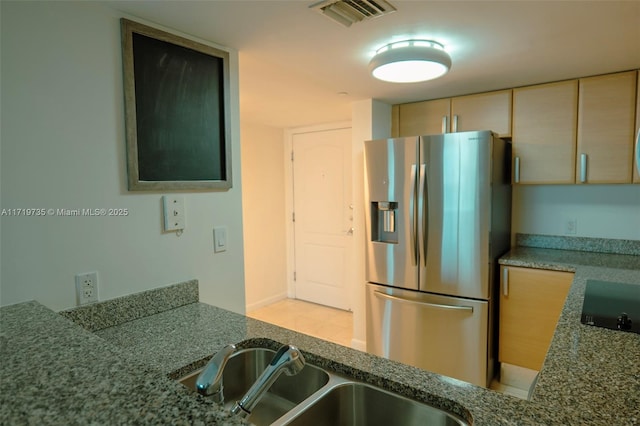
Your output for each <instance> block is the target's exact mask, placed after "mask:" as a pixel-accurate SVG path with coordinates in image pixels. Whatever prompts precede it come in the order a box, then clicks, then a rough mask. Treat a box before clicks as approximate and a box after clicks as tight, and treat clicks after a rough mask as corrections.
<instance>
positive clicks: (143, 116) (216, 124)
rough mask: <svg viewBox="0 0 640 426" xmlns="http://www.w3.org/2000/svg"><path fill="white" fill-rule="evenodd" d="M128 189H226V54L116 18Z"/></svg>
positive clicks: (228, 161)
mask: <svg viewBox="0 0 640 426" xmlns="http://www.w3.org/2000/svg"><path fill="white" fill-rule="evenodd" d="M122 41H123V43H122V44H123V64H124V90H125V109H126V128H127V163H128V164H127V165H128V182H129V190H135V191H138V190H154V191H155V190H190V189H229V188H231V183H232V182H231V155H230V154H231V151H230V124H229V123H230V120H229V110H230V109H229V54H228V53H227V52H224V51H221V50H219V49H215V48H213V47H211V46H207V45H204V44H201V43H197V42H195V41H192V40H189V39H185V38H183V37H179V36H176V35H174V34H170V33H167V32H164V31H161V30H158V29H155V28H152V27H149V26H146V25H142V24H140V23H137V22H133V21H130V20H127V19H122Z"/></svg>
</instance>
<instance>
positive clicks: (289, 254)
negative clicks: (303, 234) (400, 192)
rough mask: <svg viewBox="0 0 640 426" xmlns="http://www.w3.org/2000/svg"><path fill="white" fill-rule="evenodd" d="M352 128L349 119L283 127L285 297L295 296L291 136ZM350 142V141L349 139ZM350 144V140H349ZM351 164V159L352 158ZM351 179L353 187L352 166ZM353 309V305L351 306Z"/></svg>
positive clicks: (349, 286) (351, 285)
mask: <svg viewBox="0 0 640 426" xmlns="http://www.w3.org/2000/svg"><path fill="white" fill-rule="evenodd" d="M347 128H348V129H352V124H351V121H338V122H334V123H325V124H318V125H314V126H303V127H292V128H288V129H285V132H284V156H283V160H284V182H285V190H284V198H285V212H286V214H285V218H284V220H285V221H286V226H285V230H286V235H285V238H286V259H287V264H286V270H287V297H289V298H295V297H296V288H295V283H294V280H293V273H294V271H295V266H296V263H295V234H294V226H293V220H292V219H293V207H294V205H293V161H292V158H291V155H292V153H293V137H294V135H297V134H301V133H313V132H323V131H329V130H339V129H347ZM350 142H351V141H350ZM351 144H352V142H351ZM351 163H352V165H353V160H352V162H351ZM351 179H352V181H351V185H352V187H353V167H352V178H351ZM354 194H355V193H354ZM352 246H353V249H352V250H355V247H356V245H355V244H353V245H352ZM350 268H353V265H350ZM352 274H353V271H351V270H350V271H348V272H347V275H348V276H351V275H352ZM347 286H348V291H347V296H348V297H349V298H351V294H352V293H353V281H352V280H349V281H348V282H347ZM352 302H353V301H351V300H350V303H349V306H353V303H352ZM352 309H353V307H352Z"/></svg>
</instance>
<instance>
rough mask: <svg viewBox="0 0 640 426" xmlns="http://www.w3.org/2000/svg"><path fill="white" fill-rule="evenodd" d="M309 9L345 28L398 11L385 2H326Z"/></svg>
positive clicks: (379, 0) (346, 0)
mask: <svg viewBox="0 0 640 426" xmlns="http://www.w3.org/2000/svg"><path fill="white" fill-rule="evenodd" d="M309 7H310V8H311V9H314V10H317V11H318V12H320V13H322V14H324V15H325V16H327V17H329V18H331V19H333V20H334V21H336V22H338V23H340V24H342V25H344V26H345V27H350V26H351V24H353V23H354V22H360V21H366V20H368V19H372V18H377V17H379V16H382V15H387V14H389V13H391V12H395V11H396V8H395V7H393V6H391V5H390V4H389V3H387V2H386V1H384V0H325V1H321V2H319V3H315V4H312V5H311V6H309Z"/></svg>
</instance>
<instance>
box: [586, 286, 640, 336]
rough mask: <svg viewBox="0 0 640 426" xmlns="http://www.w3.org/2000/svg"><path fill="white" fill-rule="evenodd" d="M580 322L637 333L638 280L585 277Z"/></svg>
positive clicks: (639, 323)
mask: <svg viewBox="0 0 640 426" xmlns="http://www.w3.org/2000/svg"><path fill="white" fill-rule="evenodd" d="M580 322H582V323H583V324H587V325H595V326H597V327H604V328H610V329H612V330H622V331H631V332H634V333H639V334H640V284H626V283H615V282H607V281H597V280H587V287H586V290H585V294H584V302H583V304H582V316H581V318H580Z"/></svg>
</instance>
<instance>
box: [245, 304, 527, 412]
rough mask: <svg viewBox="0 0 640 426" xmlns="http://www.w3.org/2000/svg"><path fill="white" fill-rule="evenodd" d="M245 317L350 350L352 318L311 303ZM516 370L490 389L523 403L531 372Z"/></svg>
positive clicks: (274, 307) (504, 373) (263, 310)
mask: <svg viewBox="0 0 640 426" xmlns="http://www.w3.org/2000/svg"><path fill="white" fill-rule="evenodd" d="M247 316H249V317H251V318H255V319H258V320H261V321H265V322H268V323H271V324H275V325H279V326H280V327H284V328H288V329H291V330H295V331H298V332H301V333H304V334H309V335H311V336H314V337H317V338H320V339H324V340H328V341H330V342H334V343H338V344H340V345H344V346H349V347H350V346H351V339H352V336H353V314H352V313H351V312H348V311H343V310H340V309H334V308H330V307H327V306H322V305H317V304H315V303H310V302H305V301H302V300H296V299H284V300H281V301H279V302H276V303H273V304H271V305H268V306H265V307H263V308H259V309H256V310H253V311H251V312H248V313H247ZM525 370H526V369H520V368H518V367H516V368H509V369H508V370H506V371H505V369H504V368H503V369H502V371H501V374H502V376H503V377H505V378H506V380H505V381H504V382H503V383H501V382H500V381H498V379H496V380H494V381H493V382H492V383H491V385H490V389H493V390H495V391H497V392H501V393H505V394H508V395H512V396H515V397H518V398H522V399H526V398H527V393H528V388H529V384H530V383H531V381H532V380H533V378H534V376H533V375H532V374H535V372H532V370H526V371H525Z"/></svg>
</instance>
